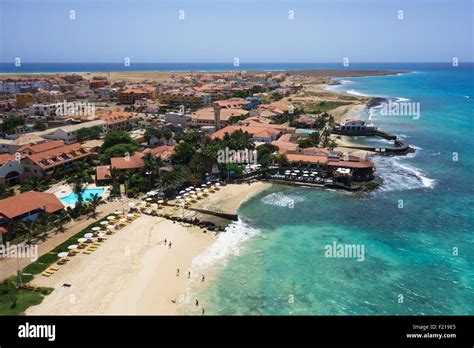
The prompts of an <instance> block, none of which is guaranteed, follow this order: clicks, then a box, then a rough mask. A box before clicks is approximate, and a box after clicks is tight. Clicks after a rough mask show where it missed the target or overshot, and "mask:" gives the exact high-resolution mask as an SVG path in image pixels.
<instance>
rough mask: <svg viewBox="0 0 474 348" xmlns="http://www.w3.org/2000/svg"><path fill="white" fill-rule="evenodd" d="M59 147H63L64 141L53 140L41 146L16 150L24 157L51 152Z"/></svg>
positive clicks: (27, 146)
mask: <svg viewBox="0 0 474 348" xmlns="http://www.w3.org/2000/svg"><path fill="white" fill-rule="evenodd" d="M61 146H64V141H62V140H53V141H47V142H45V143H41V144H34V145H24V146H22V147H20V148H19V149H18V152H20V153H21V154H24V155H33V154H35V153H39V152H43V151H48V150H52V149H55V148H58V147H61Z"/></svg>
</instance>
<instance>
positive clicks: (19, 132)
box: [0, 71, 409, 314]
mask: <svg viewBox="0 0 474 348" xmlns="http://www.w3.org/2000/svg"><path fill="white" fill-rule="evenodd" d="M353 73H354V76H358V75H360V72H357V71H356V72H353ZM390 73H391V72H383V71H382V72H379V71H374V72H373V74H375V75H378V74H390ZM340 74H341V75H342V74H351V72H348V71H343V72H340ZM366 74H367V73H366ZM333 76H334V72H328V73H327V74H325V75H317V76H311V75H309V76H308V75H305V74H304V72H297V73H291V74H290V73H285V72H278V73H274V72H244V71H237V72H235V71H229V72H219V73H210V72H207V73H198V72H188V73H185V72H180V73H155V74H153V73H148V74H146V73H143V74H142V75H140V74H135V75H134V74H133V73H131V74H129V75H127V74H118V73H104V74H99V73H94V74H91V73H84V74H78V73H74V74H73V73H71V74H54V75H38V76H34V77H32V76H9V77H3V78H2V79H1V80H0V117H1V127H0V130H1V138H0V152H1V154H0V198H1V199H0V236H1V237H2V238H1V239H0V244H5V243H10V244H15V245H18V244H20V245H23V246H27V247H28V246H31V245H36V246H38V245H39V246H40V249H41V252H40V254H42V255H38V256H40V257H39V260H35V262H33V261H32V260H26V259H25V260H22V261H21V262H20V261H18V258H17V259H16V260H15V259H14V258H8V257H6V255H7V254H8V253H5V252H3V255H2V254H1V253H0V257H1V258H2V259H0V263H3V265H2V274H1V276H2V279H7V278H8V279H14V283H15V284H16V286H17V287H18V286H19V287H20V288H21V289H22V290H24V291H30V292H31V291H33V292H35V291H42V290H41V289H49V288H54V286H53V284H56V283H57V281H58V279H57V277H58V276H59V277H61V276H60V275H59V274H61V271H60V270H61V268H62V267H73V266H71V265H70V263H76V267H79V266H78V265H79V261H77V259H78V256H79V254H84V255H85V256H84V257H86V256H88V255H91V254H93V253H96V250H97V249H104V247H103V246H102V244H103V243H104V242H105V241H106V240H107V239H112V237H113V236H112V235H113V234H116V233H119V234H120V232H118V231H121V230H127V229H129V230H130V233H128V234H129V235H132V234H133V233H139V232H140V231H142V230H144V229H146V228H147V227H148V226H153V225H157V224H158V222H160V223H162V224H166V226H167V228H166V230H167V231H175V234H174V236H175V237H172V234H170V233H168V234H167V233H165V234H164V235H163V236H162V237H163V239H159V240H156V244H159V245H161V246H162V247H165V249H166V248H168V249H171V248H172V241H171V239H177V238H183V237H182V235H181V236H180V237H177V236H176V235H177V234H179V233H181V234H184V232H182V231H181V230H179V229H180V228H188V229H186V231H189V228H191V230H192V229H193V228H194V229H198V230H199V231H201V232H203V233H205V234H208V236H207V237H205V238H207V239H205V240H201V244H199V243H196V245H201V248H204V247H205V246H206V245H208V243H209V242H210V239H209V238H210V237H209V236H210V234H211V233H212V234H213V235H216V234H217V233H220V232H224V231H226V230H227V226H228V225H229V223H230V222H232V221H237V220H238V216H237V208H238V206H239V205H240V203H241V202H242V201H244V200H245V199H246V198H248V197H249V196H250V195H254V194H256V193H258V192H259V191H260V190H263V189H265V188H267V187H269V185H271V183H274V184H283V185H294V186H305V187H313V188H335V189H343V190H349V191H367V190H373V189H375V188H376V187H377V185H378V183H377V178H376V175H375V167H374V163H373V162H372V161H371V160H370V159H369V155H373V154H377V153H379V154H389V153H396V152H400V153H402V152H403V153H405V152H406V151H408V149H409V147H408V145H406V144H404V143H403V142H401V141H398V140H397V139H396V137H394V136H392V135H390V134H387V133H384V132H382V131H381V130H378V129H377V128H376V127H375V126H374V125H372V124H371V123H370V122H367V121H362V120H358V119H357V117H356V116H355V114H356V113H357V112H360V111H361V110H362V109H363V108H364V107H366V105H367V104H368V103H370V102H373V101H371V100H370V99H369V98H364V97H356V96H349V95H340V94H337V93H334V92H330V91H329V90H327V89H324V87H325V86H327V85H329V84H331V83H333V81H332V80H331V77H333ZM335 76H337V74H335ZM352 135H367V136H381V137H384V138H386V139H390V140H393V141H394V147H393V148H387V149H385V148H367V147H364V146H360V145H357V144H352V143H350V142H349V141H347V139H346V138H347V137H349V136H352ZM229 202H230V203H229ZM150 219H152V220H150ZM153 219H154V220H153ZM128 226H133V228H129V227H128ZM177 229H178V230H177ZM131 230H133V231H134V232H132V231H131ZM180 231H181V232H180ZM136 237H137V239H138V240H140V238H139V236H136ZM153 238H154V239H156V238H157V236H156V235H154V237H153ZM190 238H191V237H190ZM192 238H195V237H192ZM200 238H201V237H200ZM127 240H128V242H129V243H131V244H133V243H132V242H131V240H130V239H127ZM193 241H194V240H193ZM194 242H196V241H194ZM117 243H119V242H118V241H117ZM121 243H123V241H122V242H121ZM109 244H110V245H111V243H109ZM120 245H122V244H120ZM137 248H138V246H137ZM201 251H202V250H201ZM19 252H20V251H17V253H19ZM97 252H98V251H97ZM113 252H114V251H109V254H108V255H109V256H110V253H113ZM115 252H117V250H115ZM80 256H82V255H80ZM72 259H74V260H72ZM191 261H192V258H189V260H188V261H187V262H188V267H189V266H190V263H191ZM8 262H9V264H8V265H6V264H7V263H8ZM22 262H23V263H22ZM125 262H127V261H125ZM101 264H103V262H102V263H98V264H97V265H96V267H100V265H101ZM23 267H25V268H24V269H23ZM179 269H180V268H179V267H178V271H177V274H178V275H179ZM181 269H183V266H181ZM15 274H16V275H15ZM62 274H65V272H62ZM9 277H10V278H9ZM11 277H13V278H11ZM190 277H191V275H190V274H188V278H190ZM202 277H203V279H204V275H202ZM104 279H106V278H104ZM104 281H105V280H104ZM110 281H112V280H110ZM64 282H66V280H64ZM184 286H185V285H182V286H181V287H184ZM177 288H180V287H179V286H178V287H177ZM38 289H39V290H38ZM45 291H46V292H45V293H43V294H46V293H47V292H48V290H45ZM96 294H98V292H97V293H96ZM39 296H42V295H39ZM51 296H53V295H50V296H49V297H51ZM96 296H98V295H96ZM173 296H174V295H169V294H168V295H166V296H164V303H163V304H162V306H163V307H160V308H167V309H166V310H165V312H166V313H174V312H175V311H176V308H174V307H175V306H174V307H173V306H172V308H170V307H169V306H170V305H172V304H176V301H177V299H176V298H174V299H173ZM49 297H48V298H49ZM175 297H176V296H175ZM173 301H174V302H173ZM110 306H112V305H111V304H109V307H107V308H109V309H110V308H111V307H110ZM145 307H146V306H145ZM87 308H88V309H87V310H91V311H93V309H91V308H89V307H87ZM87 310H86V309H83V312H82V313H84V314H86V313H88V312H87ZM121 310H123V308H121ZM200 310H202V313H203V314H204V308H202V309H200ZM102 311H103V312H107V310H106V309H102ZM19 312H22V310H19ZM79 312H80V311H79ZM119 312H120V311H119ZM38 313H43V312H38ZM48 313H58V314H60V313H63V312H61V311H55V310H51V311H49V312H48ZM67 313H70V314H74V313H75V312H74V311H70V312H67ZM111 313H115V312H113V311H112V312H111Z"/></svg>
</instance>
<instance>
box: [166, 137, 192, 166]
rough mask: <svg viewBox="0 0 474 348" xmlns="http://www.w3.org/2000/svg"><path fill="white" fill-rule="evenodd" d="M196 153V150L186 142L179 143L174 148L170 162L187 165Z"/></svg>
mask: <svg viewBox="0 0 474 348" xmlns="http://www.w3.org/2000/svg"><path fill="white" fill-rule="evenodd" d="M195 153H196V149H195V148H194V146H193V145H192V144H189V143H186V142H184V141H183V142H180V143H179V144H178V145H176V147H175V148H174V152H173V155H172V156H171V160H172V161H173V163H176V164H182V165H187V164H189V162H191V160H192V158H193V156H194V155H195Z"/></svg>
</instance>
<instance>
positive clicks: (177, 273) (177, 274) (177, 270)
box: [176, 268, 179, 277]
mask: <svg viewBox="0 0 474 348" xmlns="http://www.w3.org/2000/svg"><path fill="white" fill-rule="evenodd" d="M176 276H177V277H179V268H177V269H176Z"/></svg>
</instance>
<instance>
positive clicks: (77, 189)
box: [72, 178, 84, 206]
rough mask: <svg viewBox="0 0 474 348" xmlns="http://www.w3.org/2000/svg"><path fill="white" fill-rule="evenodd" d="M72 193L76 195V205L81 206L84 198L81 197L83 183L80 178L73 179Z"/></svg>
mask: <svg viewBox="0 0 474 348" xmlns="http://www.w3.org/2000/svg"><path fill="white" fill-rule="evenodd" d="M72 191H73V192H74V193H75V194H76V195H77V204H79V206H82V203H83V202H84V198H83V196H82V195H83V193H84V182H83V181H82V180H81V179H80V178H76V179H74V181H73V185H72ZM77 204H76V205H77Z"/></svg>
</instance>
